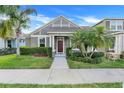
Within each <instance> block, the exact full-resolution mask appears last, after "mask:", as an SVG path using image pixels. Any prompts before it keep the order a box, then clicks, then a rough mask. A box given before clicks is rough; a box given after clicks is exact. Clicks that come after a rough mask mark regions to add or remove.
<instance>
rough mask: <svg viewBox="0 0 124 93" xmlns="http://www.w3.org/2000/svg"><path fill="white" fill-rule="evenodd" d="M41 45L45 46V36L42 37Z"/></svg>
mask: <svg viewBox="0 0 124 93" xmlns="http://www.w3.org/2000/svg"><path fill="white" fill-rule="evenodd" d="M40 47H45V38H42V39H40Z"/></svg>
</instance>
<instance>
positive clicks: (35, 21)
mask: <svg viewBox="0 0 124 93" xmlns="http://www.w3.org/2000/svg"><path fill="white" fill-rule="evenodd" d="M29 18H30V20H31V23H30V24H29V26H30V28H28V29H23V30H22V31H23V33H30V32H32V31H35V30H36V29H38V28H40V27H42V26H43V25H44V24H46V23H48V22H49V21H51V20H52V19H53V18H52V17H48V16H45V15H42V14H38V15H37V16H35V15H29Z"/></svg>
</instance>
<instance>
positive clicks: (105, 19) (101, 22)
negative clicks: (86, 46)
mask: <svg viewBox="0 0 124 93" xmlns="http://www.w3.org/2000/svg"><path fill="white" fill-rule="evenodd" d="M105 20H124V18H105V19H103V20H101V21H100V22H98V23H97V24H95V25H93V26H92V27H94V26H96V25H98V24H100V23H102V22H103V21H105Z"/></svg>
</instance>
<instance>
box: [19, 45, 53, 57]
mask: <svg viewBox="0 0 124 93" xmlns="http://www.w3.org/2000/svg"><path fill="white" fill-rule="evenodd" d="M20 53H21V55H38V54H39V55H46V56H49V57H52V48H49V47H37V48H20Z"/></svg>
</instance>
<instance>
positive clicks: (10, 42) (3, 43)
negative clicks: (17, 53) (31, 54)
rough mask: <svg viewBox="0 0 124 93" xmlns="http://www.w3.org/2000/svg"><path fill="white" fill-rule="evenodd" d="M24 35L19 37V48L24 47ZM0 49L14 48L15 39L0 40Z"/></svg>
mask: <svg viewBox="0 0 124 93" xmlns="http://www.w3.org/2000/svg"><path fill="white" fill-rule="evenodd" d="M25 39H26V35H25V34H22V35H21V36H20V43H19V45H20V46H26V42H25ZM2 48H16V38H12V39H6V40H5V39H2V38H0V49H2Z"/></svg>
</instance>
